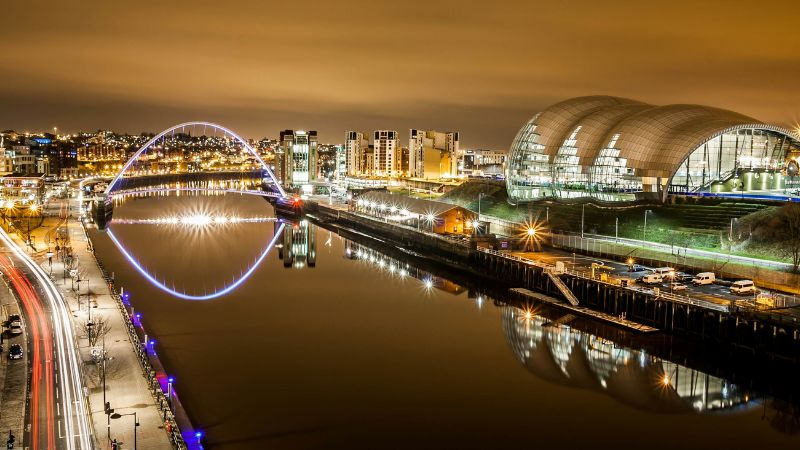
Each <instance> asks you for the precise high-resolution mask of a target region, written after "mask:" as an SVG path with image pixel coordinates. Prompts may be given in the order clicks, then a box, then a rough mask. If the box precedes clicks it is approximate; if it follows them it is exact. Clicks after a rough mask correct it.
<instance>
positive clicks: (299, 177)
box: [275, 130, 317, 187]
mask: <svg viewBox="0 0 800 450" xmlns="http://www.w3.org/2000/svg"><path fill="white" fill-rule="evenodd" d="M275 156H276V159H277V163H278V164H277V167H276V172H277V174H276V176H277V177H278V180H279V181H280V182H281V184H282V185H283V186H284V187H287V186H299V185H301V184H306V183H309V182H311V181H314V180H316V179H317V132H316V131H294V130H283V131H281V134H280V146H279V148H278V152H276V155H275Z"/></svg>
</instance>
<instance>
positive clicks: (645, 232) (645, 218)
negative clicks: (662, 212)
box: [642, 209, 650, 241]
mask: <svg viewBox="0 0 800 450" xmlns="http://www.w3.org/2000/svg"><path fill="white" fill-rule="evenodd" d="M649 212H650V210H649V209H645V210H644V229H643V230H642V240H643V241H646V240H647V213H649Z"/></svg>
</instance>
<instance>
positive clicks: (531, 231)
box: [527, 227, 536, 237]
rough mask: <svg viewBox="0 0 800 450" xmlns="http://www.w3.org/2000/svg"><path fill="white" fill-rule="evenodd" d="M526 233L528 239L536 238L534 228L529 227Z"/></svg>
mask: <svg viewBox="0 0 800 450" xmlns="http://www.w3.org/2000/svg"><path fill="white" fill-rule="evenodd" d="M527 233H528V236H530V237H533V236H536V228H532V227H529V228H528V231H527Z"/></svg>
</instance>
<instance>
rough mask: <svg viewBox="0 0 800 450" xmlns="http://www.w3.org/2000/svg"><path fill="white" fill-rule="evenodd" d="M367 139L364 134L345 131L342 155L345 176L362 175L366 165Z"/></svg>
mask: <svg viewBox="0 0 800 450" xmlns="http://www.w3.org/2000/svg"><path fill="white" fill-rule="evenodd" d="M368 149H369V139H368V138H367V134H366V133H361V132H359V131H347V132H345V135H344V153H345V158H346V161H345V165H346V171H347V175H348V176H351V177H355V176H359V175H363V174H364V172H365V165H366V159H367V158H366V153H367V150H368Z"/></svg>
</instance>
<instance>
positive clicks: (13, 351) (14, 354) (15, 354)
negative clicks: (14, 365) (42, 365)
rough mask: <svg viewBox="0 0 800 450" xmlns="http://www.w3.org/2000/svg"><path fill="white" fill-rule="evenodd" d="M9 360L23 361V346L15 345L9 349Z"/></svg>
mask: <svg viewBox="0 0 800 450" xmlns="http://www.w3.org/2000/svg"><path fill="white" fill-rule="evenodd" d="M8 359H22V346H21V345H19V344H14V345H12V346H11V347H9V349H8Z"/></svg>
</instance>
